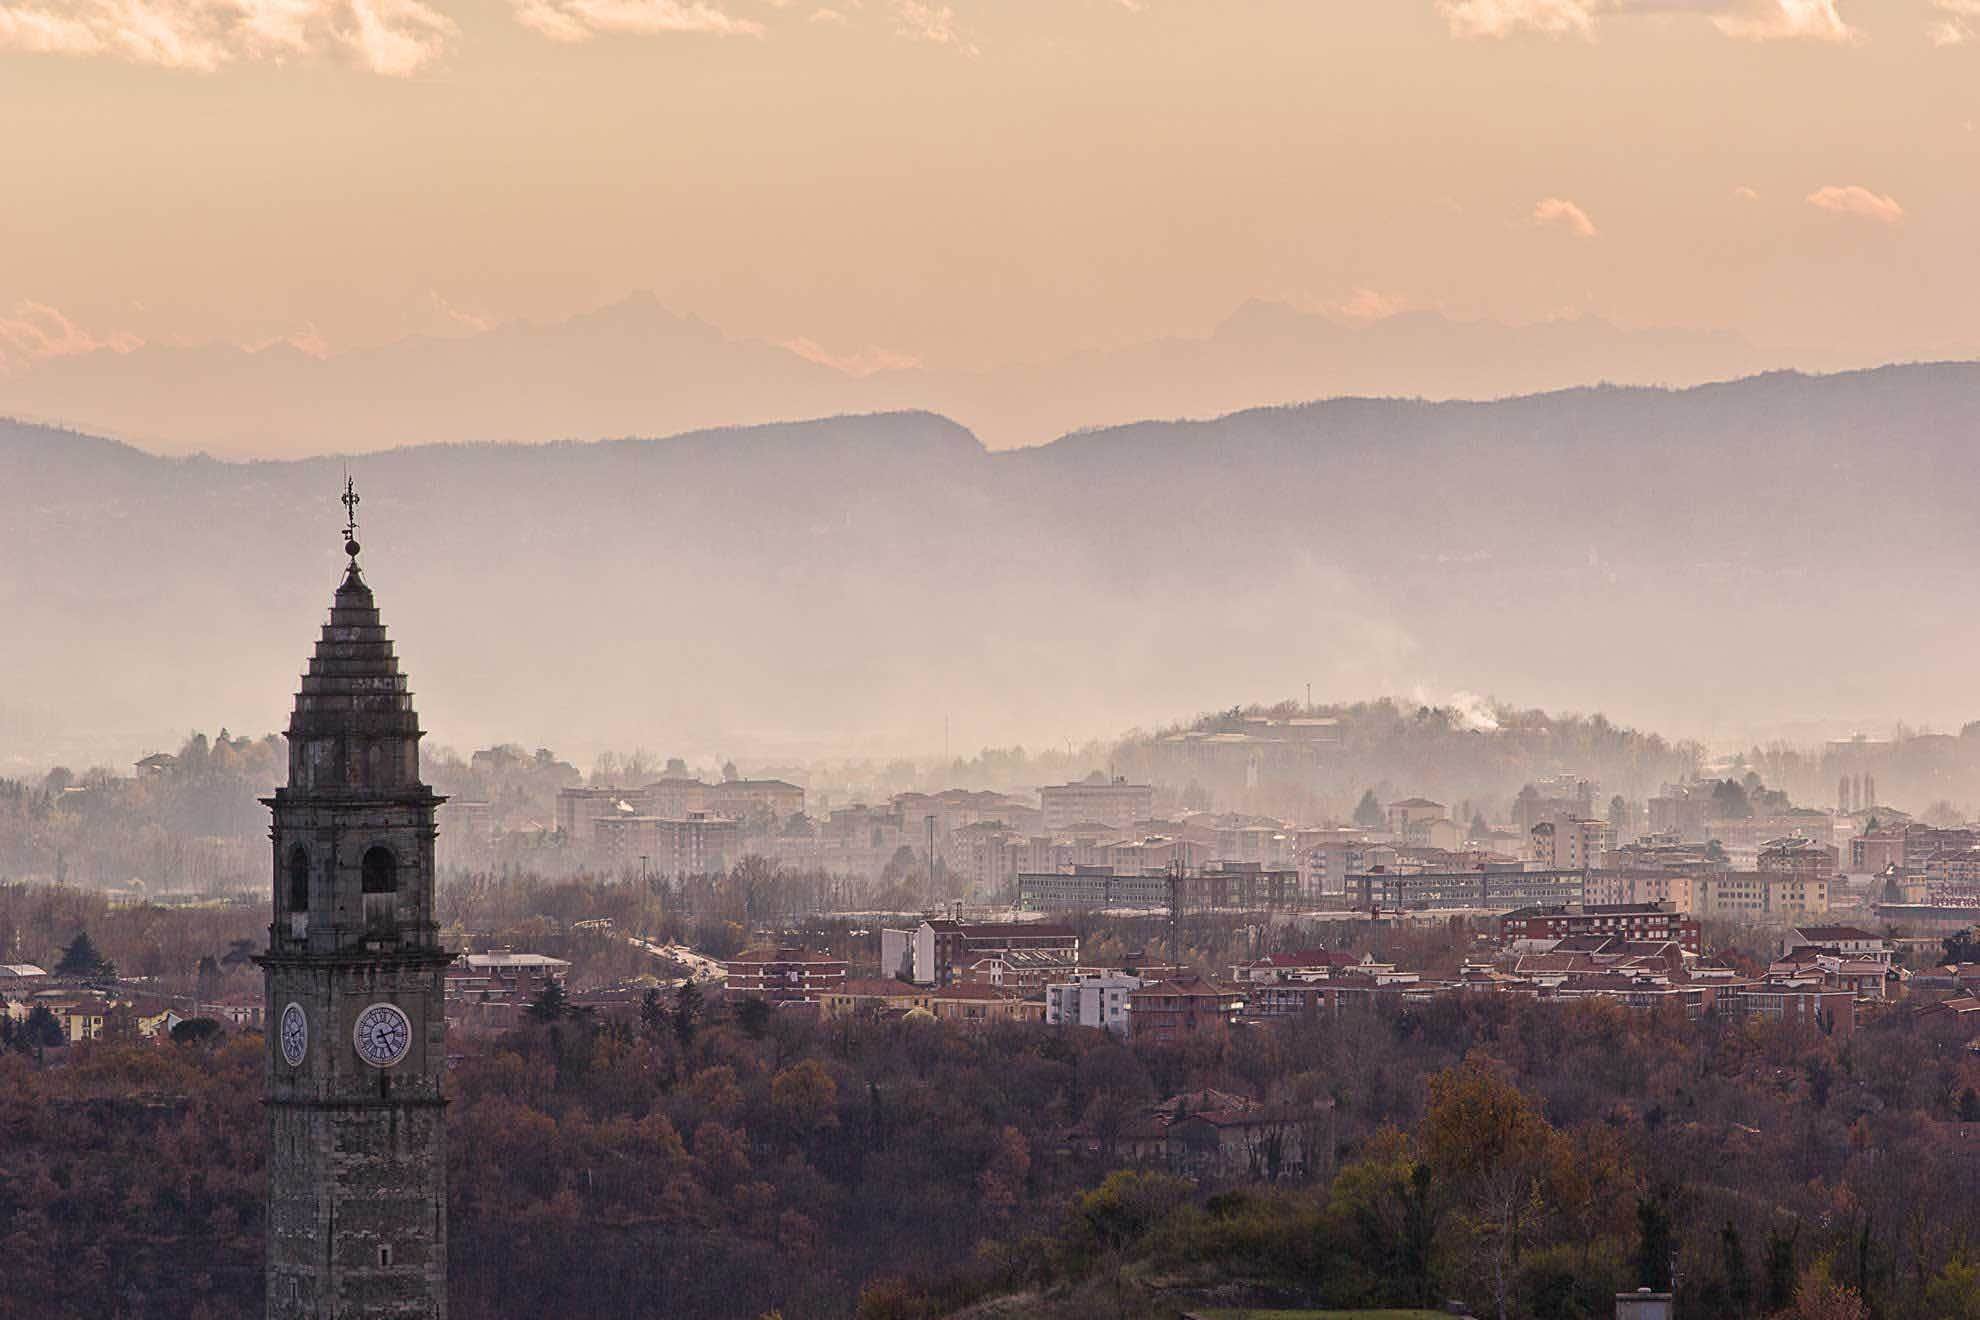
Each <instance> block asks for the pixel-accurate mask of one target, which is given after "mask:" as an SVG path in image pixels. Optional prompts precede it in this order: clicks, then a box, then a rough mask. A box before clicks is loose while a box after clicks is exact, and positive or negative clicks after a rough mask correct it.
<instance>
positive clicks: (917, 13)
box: [894, 0, 981, 56]
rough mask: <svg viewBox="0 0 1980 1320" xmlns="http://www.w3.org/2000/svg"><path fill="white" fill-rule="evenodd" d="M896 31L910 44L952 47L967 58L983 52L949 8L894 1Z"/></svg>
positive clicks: (916, 0) (911, 0)
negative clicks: (921, 42) (920, 43)
mask: <svg viewBox="0 0 1980 1320" xmlns="http://www.w3.org/2000/svg"><path fill="white" fill-rule="evenodd" d="M894 31H895V32H896V33H897V34H898V35H900V36H903V37H906V38H908V39H909V40H910V41H926V42H929V43H931V44H933V45H937V46H952V47H954V48H955V49H956V50H959V51H961V52H962V53H963V54H965V55H970V56H974V55H978V54H980V53H981V52H980V51H979V50H978V49H977V47H976V42H975V41H974V40H972V39H971V38H970V37H969V35H968V34H967V33H965V32H964V31H963V30H962V27H961V25H959V24H958V23H957V22H956V11H955V10H954V9H953V8H951V7H950V6H948V5H941V4H932V3H926V2H925V0H894Z"/></svg>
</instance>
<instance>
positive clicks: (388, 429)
mask: <svg viewBox="0 0 1980 1320" xmlns="http://www.w3.org/2000/svg"><path fill="white" fill-rule="evenodd" d="M802 350H803V346H801V345H800V346H795V347H791V346H783V345H778V344H771V343H765V342H762V341H757V340H747V339H732V338H730V337H728V336H726V335H724V334H723V333H722V332H721V331H720V330H718V329H716V328H715V327H714V326H712V325H710V324H708V323H707V322H705V321H700V320H697V319H695V318H693V317H685V316H678V315H675V314H674V313H672V312H670V311H668V310H667V309H666V308H664V307H662V306H660V305H659V304H658V303H657V302H655V301H654V300H653V299H652V298H651V297H648V296H638V297H633V298H628V299H626V300H624V301H622V302H619V303H616V304H613V305H611V306H608V307H605V308H603V309H601V310H599V311H595V312H591V313H587V314H585V315H581V316H577V317H573V318H571V319H569V320H566V321H561V322H555V323H551V324H546V325H534V324H527V323H520V322H517V323H509V324H504V325H498V326H495V327H493V328H490V329H487V330H484V331H480V332H477V333H473V334H469V335H467V336H465V337H457V338H429V337H415V338H409V339H405V340H401V341H399V342H397V343H393V344H390V345H388V346H386V347H383V348H378V349H371V350H366V351H361V352H347V353H340V354H335V355H332V356H328V357H316V356H312V355H311V354H308V353H305V352H303V351H301V350H299V349H297V348H295V347H293V346H291V345H289V344H286V343H280V344H276V345H273V346H271V347H268V348H264V349H261V350H259V351H253V352H250V351H248V350H245V349H241V348H237V347H232V346H207V347H193V348H188V347H175V346H170V345H146V346H143V347H139V348H136V349H135V350H133V351H128V352H119V351H117V350H115V349H111V348H99V349H97V350H95V351H92V352H87V353H81V354H77V355H74V356H69V357H58V358H51V359H48V360H46V361H43V362H41V363H39V364H37V365H34V366H32V367H29V368H25V369H17V370H15V371H13V372H11V373H10V374H0V413H8V414H12V415H15V416H22V417H33V418H37V419H41V420H49V421H57V422H60V423H62V424H65V425H72V426H80V427H83V428H86V429H89V430H92V431H95V432H99V433H103V434H110V435H116V436H119V437H122V438H124V439H128V440H131V441H133V442H135V443H138V444H142V445H144V446H146V447H147V448H151V449H156V450H159V451H161V452H168V453H193V452H207V453H212V454H218V455H230V456H236V457H285V456H286V457H294V456H303V455H310V454H324V453H351V452H359V451H369V450H379V449H389V448H392V447H395V446H399V445H406V444H416V443H429V444H430V443H455V442H480V441H526V442H535V441H542V440H546V439H553V438H569V439H581V440H591V439H599V438H603V437H613V436H625V435H666V434H672V433H675V432H679V431H684V430H690V429H693V428H697V427H707V426H726V425H751V424H758V423H765V422H776V421H786V420H789V419H791V418H796V417H817V416H829V415H833V414H839V413H863V412H881V411H900V410H923V411H932V412H939V413H942V414H943V415H945V416H949V417H953V418H955V419H957V420H958V421H960V422H962V423H963V424H964V425H966V426H968V427H970V428H971V429H972V430H973V431H974V433H975V434H976V435H977V436H979V437H980V438H981V439H982V440H983V441H984V442H985V443H986V444H987V445H988V446H989V447H991V448H993V449H1006V448H1012V447H1015V446H1019V445H1036V444H1039V443H1042V442H1044V441H1047V440H1049V439H1051V438H1052V437H1053V436H1056V435H1061V434H1063V433H1065V432H1068V431H1072V430H1077V429H1080V428H1084V427H1098V426H1109V425H1115V424H1119V423H1122V422H1128V421H1134V420H1139V419H1142V418H1147V417H1209V416H1216V415H1219V414H1222V413H1226V412H1229V411H1231V410H1233V409H1237V408H1243V407H1247V406H1251V405H1255V404H1260V403H1295V402H1302V401H1305V400H1309V399H1316V398H1324V397H1330V396H1336V395H1342V394H1370V395H1387V396H1422V397H1433V398H1478V397H1495V396H1503V395H1509V394H1515V393H1522V392H1531V391H1534V390H1544V389H1555V388H1561V387H1565V386H1571V385H1577V384H1582V383H1586V382H1589V381H1610V382H1615V383H1627V384H1660V385H1686V384H1694V383H1697V382H1700V381H1705V380H1712V379H1725V378H1729V377H1734V376H1740V375H1745V374H1749V373H1752V372H1755V371H1761V370H1767V369H1772V368H1779V367H1786V366H1790V365H1797V366H1802V367H1816V368H1823V369H1826V368H1832V367H1839V366H1846V365H1852V364H1849V363H1845V362H1841V361H1833V362H1825V361H1814V360H1810V359H1809V357H1808V356H1807V355H1806V354H1798V355H1795V356H1794V358H1793V360H1792V361H1790V359H1789V357H1788V355H1785V354H1781V353H1768V352H1763V351H1760V350H1757V349H1755V348H1754V347H1752V346H1751V345H1749V344H1746V343H1745V342H1743V341H1741V340H1739V339H1738V338H1736V337H1733V336H1728V335H1717V334H1701V333H1693V332H1688V331H1662V330H1655V331H1625V330H1620V329H1618V328H1616V327H1614V326H1612V325H1609V324H1608V323H1606V322H1603V321H1600V320H1595V319H1572V320H1560V321H1551V322H1543V323H1539V324H1532V325H1521V326H1511V325H1504V324H1500V323H1497V322H1491V321H1457V320H1452V319H1450V318H1448V317H1445V316H1443V315H1441V314H1439V313H1435V312H1422V311H1418V312H1404V313H1401V314H1399V315H1394V316H1388V317H1385V318H1382V319H1376V320H1368V321H1363V322H1354V323H1350V322H1345V321H1342V320H1339V319H1335V318H1332V317H1329V316H1322V315H1317V314H1311V313H1303V312H1299V311H1296V310H1294V309H1292V308H1290V307H1287V306H1284V305H1281V304H1275V303H1263V302H1254V303H1248V304H1246V305H1245V306H1243V307H1241V308H1240V309H1238V311H1237V312H1236V313H1235V314H1234V315H1232V316H1231V317H1230V318H1229V319H1228V320H1226V321H1225V322H1224V323H1223V324H1222V325H1220V326H1218V327H1217V328H1216V329H1215V330H1214V331H1212V332H1211V333H1210V334H1209V335H1207V336H1203V337H1192V338H1183V337H1176V338H1164V339H1156V340H1153V341H1150V342H1148V343H1144V344H1139V345H1134V346H1130V347H1126V348H1121V349H1116V350H1112V351H1108V352H1093V353H1084V354H1078V355H1074V356H1072V357H1068V358H1064V359H1058V360H1051V361H1042V362H1037V363H1032V364H1019V365H1011V366H1004V367H999V368H996V369H991V370H984V371H959V370H944V369H935V368H922V367H899V368H896V369H892V370H882V371H875V372H872V373H870V374H865V375H854V374H850V373H849V372H847V371H845V370H841V369H839V368H838V367H836V366H832V365H826V364H824V363H821V362H820V361H817V360H814V358H815V357H816V356H817V354H815V353H814V354H811V355H810V356H807V355H806V353H805V352H804V351H802Z"/></svg>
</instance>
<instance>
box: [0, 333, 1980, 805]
mask: <svg viewBox="0 0 1980 1320" xmlns="http://www.w3.org/2000/svg"><path fill="white" fill-rule="evenodd" d="M435 351H436V352H438V351H439V350H437V349H436V350H435ZM491 388H497V387H491ZM1976 435H1980V366H1976V365H1972V364H1945V365H1927V366H1913V367H1892V368H1885V369H1880V370H1874V371H1865V372H1856V373H1849V374H1843V375H1836V376H1827V377H1810V376H1802V375H1793V374H1776V375H1766V376H1760V377H1756V378H1752V379H1747V380H1742V381H1738V382H1735V383H1730V384H1719V385H1709V386H1703V387H1699V388H1693V389H1687V390H1678V391H1668V390H1659V389H1643V388H1615V387H1601V388H1586V389H1574V390H1569V391H1565V392H1561V393H1555V394H1546V395H1539V396H1534V397H1524V398H1516V399H1510V400H1506V401H1503V402H1496V403H1424V402H1409V401H1397V400H1375V399H1340V400H1335V401H1332V402H1327V403H1316V404H1308V405H1302V406H1299V407H1290V408H1270V409H1260V410H1254V411H1250V412H1242V413H1236V414H1233V415H1230V416H1226V417H1222V418H1218V419H1216V420H1212V421H1202V422H1189V423H1167V422H1145V423H1139V424H1136V425H1131V426H1123V427H1116V428H1110V429H1103V430H1094V431H1088V432H1082V433H1078V434H1073V435H1068V436H1065V437H1063V438H1061V439H1059V440H1057V441H1055V442H1053V443H1050V444H1047V445H1043V446H1038V447H1035V448H1028V449H1021V450H1016V451H1011V452H992V451H989V450H987V449H986V448H985V447H984V446H983V445H982V444H980V443H979V442H978V441H977V439H976V438H975V437H974V436H973V435H972V434H971V433H970V432H969V431H967V430H965V429H964V428H963V427H961V426H959V425H957V424H956V423H954V422H951V421H949V420H946V419H945V418H943V417H940V416H936V415H933V414H930V413H925V412H913V413H898V414H889V415H873V416H850V417H838V418H833V419H830V420H824V421H814V422H803V423H790V424H779V425H772V426H763V427H755V428H746V429H734V430H718V431H702V432H696V433H691V434H686V435H680V436H676V437H674V438H672V439H665V440H624V441H612V442H603V443H586V444H576V443H559V444H547V445H473V446H441V445H427V446H419V447H411V448H402V449H396V450H392V451H390V452H386V453H380V454H375V455H371V456H368V457H365V458H362V459H360V460H357V461H356V462H354V464H353V470H354V472H355V474H356V476H357V479H358V481H359V483H360V488H361V491H362V493H363V497H364V503H363V506H362V509H361V514H362V518H363V524H364V525H363V529H362V531H361V539H362V540H363V541H364V542H365V544H366V547H367V548H366V551H365V555H364V563H365V567H366V572H367V574H368V575H369V577H370V579H371V581H372V582H373V584H374V586H375V587H376V589H377V591H378V596H379V601H380V604H381V606H382V608H383V609H384V612H385V618H386V620H387V623H388V624H389V625H390V626H391V628H392V630H393V633H394V635H395V637H396V638H397V639H398V641H399V646H400V654H401V655H402V656H403V657H404V658H405V661H406V663H407V665H408V667H409V669H410V672H411V673H412V675H413V680H414V684H415V687H416V689H417V691H418V694H419V695H418V705H419V709H420V713H421V715H422V717H423V719H424V722H425V725H426V727H427V728H428V729H430V730H432V731H433V736H434V738H435V739H436V740H437V741H440V742H444V743H448V744H452V745H456V746H461V747H469V746H473V745H479V744H481V743H484V742H487V741H491V740H495V739H514V740H517V741H526V742H530V743H531V744H532V745H535V744H537V743H542V744H546V745H550V746H553V747H556V748H558V749H559V750H560V751H563V752H565V753H566V754H569V755H573V756H578V757H580V758H582V757H586V756H588V754H589V753H588V751H587V750H586V749H587V748H596V747H599V746H612V747H617V748H622V749H631V748H633V747H645V748H647V749H649V750H650V751H652V752H653V753H655V754H659V755H667V754H672V753H675V752H680V753H683V754H695V753H703V752H723V753H729V754H736V755H743V756H747V755H750V754H760V755H767V754H770V752H771V751H772V750H773V749H774V751H775V752H776V753H777V754H780V755H804V754H825V753H827V752H841V751H844V752H850V751H855V750H866V751H874V750H881V751H884V750H888V749H895V750H898V749H904V748H913V749H921V750H928V749H933V748H935V747H939V746H940V745H941V744H940V742H939V741H938V739H940V738H941V737H942V730H943V721H944V719H945V717H946V718H947V719H948V720H949V721H950V728H951V732H952V745H953V746H954V747H955V748H956V749H957V750H959V751H960V750H963V749H967V748H974V747H976V746H979V745H982V744H984V743H1005V742H1010V741H1017V740H1025V741H1029V742H1032V743H1033V744H1034V745H1036V744H1037V743H1039V742H1041V741H1051V742H1056V741H1058V740H1059V739H1061V738H1067V737H1071V738H1082V739H1083V738H1086V737H1091V736H1099V735H1107V734H1112V733H1116V732H1119V731H1120V730H1122V729H1125V728H1127V727H1128V726H1130V725H1134V724H1142V723H1146V724H1153V723H1157V722H1160V721H1163V720H1166V719H1169V718H1173V717H1176V716H1179V715H1186V714H1190V713H1194V712H1197V711H1202V710H1209V709H1218V708H1224V707H1228V706H1231V705H1235V704H1238V703H1241V702H1246V701H1251V700H1268V701H1269V700H1274V699H1278V698H1282V697H1292V696H1299V695H1303V693H1304V690H1305V685H1306V684H1308V683H1311V684H1312V688H1313V693H1314V696H1315V698H1316V699H1317V700H1329V699H1351V698H1357V697H1361V696H1366V695H1372V694H1382V693H1396V694H1399V695H1402V696H1404V697H1409V696H1411V695H1412V694H1414V693H1418V692H1420V693H1422V694H1423V697H1424V698H1425V699H1430V700H1438V699H1446V698H1449V697H1450V696H1451V695H1452V694H1453V693H1455V692H1460V691H1469V692H1476V693H1482V694H1488V695H1493V696H1496V697H1499V698H1502V699H1506V700H1510V701H1513V702H1515V703H1518V704H1521V705H1544V706H1546V707H1549V708H1551V709H1559V710H1580V711H1584V712H1587V711H1593V710H1602V711H1605V712H1607V713H1608V714H1609V715H1610V716H1611V717H1612V718H1615V719H1618V720H1623V721H1631V722H1637V723H1640V724H1643V725H1646V726H1648V727H1652V728H1656V729H1658V730H1660V731H1662V732H1664V733H1666V734H1669V735H1672V736H1689V735H1699V734H1704V735H1722V734H1727V733H1736V732H1739V731H1743V730H1746V729H1751V728H1754V727H1757V726H1761V725H1766V724H1777V723H1782V722H1786V721H1791V720H1795V719H1802V718H1856V717H1859V716H1862V717H1877V718H1889V717H1895V716H1902V717H1905V718H1908V719H1911V720H1912V721H1913V722H1925V721H1931V722H1936V723H1937V724H1939V726H1940V727H1948V728H1957V727H1958V725H1959V723H1960V722H1962V721H1963V720H1965V719H1966V718H1969V717H1972V716H1974V715H1976V714H1980V685H1976V683H1975V682H1974V678H1973V674H1974V671H1975V669H1976V667H1980V660H1976V658H1975V657H1976V656H1980V611H1975V610H1974V609H1973V608H1972V607H1971V598H1972V591H1973V587H1972V578H1973V571H1972V565H1973V564H1974V562H1975V560H1976V554H1980V544H1976V542H1980V536H1976V532H1975V527H1976V518H1975V516H1974V512H1973V510H1974V508H1975V507H1976V504H1980V458H1977V457H1976V453H1975V448H1974V443H1973V442H1974V437H1975V436H1976ZM340 482H341V468H340V465H339V463H338V461H337V460H332V459H311V460H306V461H299V462H248V463H236V462H225V461H219V460H214V459H206V458H198V459H172V458H161V457H156V456H153V455H150V454H147V453H144V452H141V451H139V450H137V449H133V448H130V447H127V446H125V445H122V444H118V443H114V442H111V441H106V440H101V439H94V438H90V437H88V436H83V435H79V434H76V433H73V432H67V431H60V430H53V429H47V428H42V427H37V426H31V425H21V424H7V425H0V517H4V523H3V524H0V525H4V526H5V527H6V529H7V538H8V550H7V569H6V571H5V572H4V573H0V617H4V618H5V619H6V621H7V626H6V634H5V635H6V638H7V642H6V645H5V647H4V649H0V773H6V772H7V771H8V769H9V768H11V767H14V766H18V765H20V764H22V763H24V762H36V763H45V762H46V760H47V759H49V758H50V757H51V756H54V755H59V756H61V757H63V758H64V759H70V760H86V759H107V758H109V757H111V756H122V755H127V754H129V755H134V754H136V753H137V752H139V751H143V750H149V748H150V746H156V745H162V744H163V743H165V742H168V741H175V740H176V738H177V737H179V736H182V735H183V733H184V732H185V731H186V730H187V729H190V728H192V727H195V726H198V727H203V728H206V729H208V730H211V729H213V728H214V727H215V726H217V725H220V724H228V725H230V726H231V727H232V728H233V729H234V731H235V732H237V733H238V732H248V733H259V732H263V731H266V730H268V729H274V728H279V727H281V724H282V721H283V719H284V717H285V714H286V711H287V708H288V705H289V701H290V694H291V693H292V692H293V690H294V684H295V675H296V674H297V672H298V670H299V669H300V667H301V665H302V663H303V660H304V657H305V656H306V655H307V653H308V650H309V647H310V646H311V644H312V642H313V640H314V637H315V633H316V628H317V625H318V624H319V623H320V622H321V620H322V618H323V615H324V612H325V610H326V609H327V607H328V604H329V599H330V594H331V591H332V589H333V588H334V586H335V584H336V581H337V577H338V573H339V571H340V568H341V564H342V556H341V554H340V552H339V549H338V542H339V537H338V535H337V531H336V528H337V525H338V524H339V522H340V520H341V513H342V510H341V509H340V508H339V506H338V505H337V503H336V494H337V491H338V488H339V486H340ZM77 768H78V769H80V768H81V767H80V766H78V767H77ZM1563 768H1571V767H1563Z"/></svg>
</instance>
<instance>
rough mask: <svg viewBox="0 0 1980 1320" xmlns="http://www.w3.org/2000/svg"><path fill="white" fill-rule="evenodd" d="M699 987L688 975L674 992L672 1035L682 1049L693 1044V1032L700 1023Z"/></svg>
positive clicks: (700, 997)
mask: <svg viewBox="0 0 1980 1320" xmlns="http://www.w3.org/2000/svg"><path fill="white" fill-rule="evenodd" d="M701 1009H702V995H701V987H700V986H698V985H696V984H695V981H694V978H693V977H692V976H690V977H689V978H688V979H687V980H685V981H683V982H681V988H680V989H679V990H678V991H676V992H675V993H674V1035H675V1037H676V1038H678V1039H679V1041H680V1042H681V1048H682V1049H683V1050H686V1049H691V1048H692V1047H693V1046H694V1033H695V1030H696V1028H698V1027H699V1026H700V1025H701Z"/></svg>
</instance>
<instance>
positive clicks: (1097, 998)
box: [1045, 972, 1142, 1036]
mask: <svg viewBox="0 0 1980 1320" xmlns="http://www.w3.org/2000/svg"><path fill="white" fill-rule="evenodd" d="M1141 986H1142V979H1141V978H1140V977H1139V976H1128V975H1126V974H1125V973H1120V972H1089V973H1085V974H1083V975H1081V976H1079V977H1078V978H1077V979H1075V980H1072V981H1066V982H1062V983H1060V984H1058V985H1048V986H1046V987H1045V1021H1046V1022H1048V1023H1054V1024H1057V1025H1060V1026H1073V1027H1102V1028H1104V1029H1106V1030H1108V1031H1111V1032H1113V1033H1114V1034H1115V1035H1116V1036H1125V1035H1127V1034H1128V996H1129V995H1131V994H1133V993H1134V992H1135V991H1136V990H1139V989H1141Z"/></svg>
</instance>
